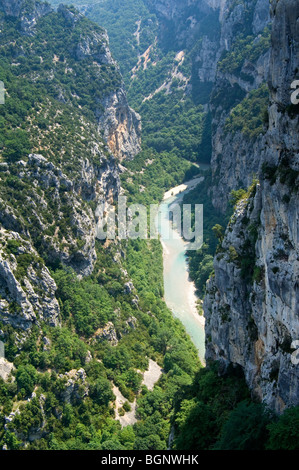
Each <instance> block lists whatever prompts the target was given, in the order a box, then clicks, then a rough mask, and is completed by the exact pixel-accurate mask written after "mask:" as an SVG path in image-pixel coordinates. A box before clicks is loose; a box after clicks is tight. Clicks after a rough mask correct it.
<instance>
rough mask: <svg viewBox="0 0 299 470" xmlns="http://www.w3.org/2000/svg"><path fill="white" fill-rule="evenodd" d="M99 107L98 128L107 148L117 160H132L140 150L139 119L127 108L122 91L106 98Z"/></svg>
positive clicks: (137, 115)
mask: <svg viewBox="0 0 299 470" xmlns="http://www.w3.org/2000/svg"><path fill="white" fill-rule="evenodd" d="M101 106H102V108H104V113H100V112H99V113H98V115H99V126H100V129H103V135H104V139H105V141H106V142H107V144H108V148H109V149H110V151H111V153H112V154H113V155H114V156H115V157H116V158H117V159H118V160H120V161H122V160H124V159H126V160H132V159H133V158H134V156H135V155H136V154H137V153H138V152H140V150H141V117H140V116H139V114H137V113H136V112H135V111H134V110H133V109H132V108H130V107H129V106H128V103H127V99H126V96H125V92H124V90H123V89H120V90H119V91H117V92H116V93H114V92H113V93H111V94H110V95H109V96H107V97H106V98H105V99H104V100H103V101H102V102H101Z"/></svg>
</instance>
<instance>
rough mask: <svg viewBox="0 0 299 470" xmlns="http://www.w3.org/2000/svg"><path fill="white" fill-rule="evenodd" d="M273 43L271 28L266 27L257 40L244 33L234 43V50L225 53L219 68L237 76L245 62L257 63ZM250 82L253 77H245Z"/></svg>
mask: <svg viewBox="0 0 299 470" xmlns="http://www.w3.org/2000/svg"><path fill="white" fill-rule="evenodd" d="M270 41H271V28H270V27H269V26H266V28H265V29H264V31H263V32H262V34H261V35H260V36H259V37H258V38H256V37H255V36H253V35H248V36H246V35H245V34H244V33H243V34H240V36H239V37H238V38H237V40H236V41H235V42H234V44H233V47H232V49H231V50H230V51H229V52H225V53H224V57H223V58H222V59H221V60H220V62H219V64H218V68H219V70H220V71H221V72H223V73H226V74H227V73H231V74H237V73H239V72H240V71H241V69H242V66H243V65H244V62H245V60H246V61H249V62H255V61H256V60H257V59H258V58H259V57H260V56H261V55H262V54H263V53H265V52H267V50H268V49H269V48H270ZM241 78H243V79H247V80H249V81H251V80H252V77H251V76H248V77H244V75H243V76H241Z"/></svg>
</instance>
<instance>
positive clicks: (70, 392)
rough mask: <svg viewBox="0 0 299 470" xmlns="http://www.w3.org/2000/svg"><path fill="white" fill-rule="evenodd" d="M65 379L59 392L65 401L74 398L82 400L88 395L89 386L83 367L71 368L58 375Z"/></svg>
mask: <svg viewBox="0 0 299 470" xmlns="http://www.w3.org/2000/svg"><path fill="white" fill-rule="evenodd" d="M59 377H60V378H61V379H63V380H65V381H66V383H65V387H64V390H63V392H62V393H61V398H62V399H63V401H64V402H65V403H71V402H73V401H74V400H82V399H83V398H84V397H86V396H87V395H88V391H89V386H88V383H87V381H86V372H85V370H84V369H79V370H76V369H74V370H71V371H69V372H66V373H65V375H64V376H63V375H60V376H59Z"/></svg>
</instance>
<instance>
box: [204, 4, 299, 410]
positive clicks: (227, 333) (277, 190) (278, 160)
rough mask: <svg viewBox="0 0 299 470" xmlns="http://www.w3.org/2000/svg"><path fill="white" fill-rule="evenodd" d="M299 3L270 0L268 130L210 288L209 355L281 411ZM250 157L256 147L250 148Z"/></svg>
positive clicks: (294, 250) (290, 303)
mask: <svg viewBox="0 0 299 470" xmlns="http://www.w3.org/2000/svg"><path fill="white" fill-rule="evenodd" d="M298 16H299V4H298V2H297V1H296V0H291V1H289V0H280V1H274V2H272V17H273V31H272V38H271V58H270V74H269V87H270V92H271V104H270V108H269V129H268V131H267V133H266V135H265V136H264V137H263V138H261V139H260V141H259V162H257V163H258V179H259V182H256V183H254V184H253V185H252V187H251V188H250V190H249V191H248V193H247V195H246V196H245V197H244V198H243V199H242V200H241V201H240V202H239V204H238V205H237V208H236V211H235V213H234V215H233V217H232V219H231V221H230V224H229V225H228V227H227V230H226V233H225V236H224V239H223V241H222V242H221V246H220V247H219V248H218V252H217V254H216V257H215V263H214V264H215V277H214V278H213V279H211V280H210V281H209V283H208V287H207V296H206V298H205V302H204V308H205V316H206V348H207V350H206V359H207V360H208V361H209V360H210V359H217V360H219V361H220V363H221V364H222V367H223V370H226V368H227V367H228V366H229V365H233V366H235V367H237V366H238V367H241V368H242V370H243V371H244V374H245V377H246V380H247V383H248V385H249V387H250V389H251V390H252V393H253V395H254V396H256V397H258V398H259V399H260V400H261V401H263V402H265V403H266V404H268V405H269V406H270V407H271V408H273V409H275V410H276V411H277V412H282V411H283V409H284V408H285V407H289V406H294V405H298V404H299V388H298V387H299V380H298V379H299V369H298V365H296V364H295V363H294V361H292V353H293V352H294V349H293V348H292V342H293V341H296V340H298V339H299V312H298V305H299V302H298V300H299V291H298V274H299V265H298V259H299V252H298V220H299V218H298V169H299V139H298V109H297V108H298V106H297V107H296V106H294V105H292V104H291V101H290V96H291V83H292V81H293V80H295V79H296V78H297V79H298V66H299V28H298ZM248 150H249V151H248V158H250V156H251V153H250V149H248Z"/></svg>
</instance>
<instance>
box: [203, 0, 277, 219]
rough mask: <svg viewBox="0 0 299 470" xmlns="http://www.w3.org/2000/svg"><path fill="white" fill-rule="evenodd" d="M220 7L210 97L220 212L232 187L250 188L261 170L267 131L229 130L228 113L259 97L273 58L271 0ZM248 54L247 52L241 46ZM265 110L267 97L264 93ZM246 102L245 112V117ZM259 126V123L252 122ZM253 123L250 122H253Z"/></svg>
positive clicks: (214, 195)
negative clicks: (217, 53) (218, 53)
mask: <svg viewBox="0 0 299 470" xmlns="http://www.w3.org/2000/svg"><path fill="white" fill-rule="evenodd" d="M220 11H221V36H220V50H221V57H220V60H219V61H218V64H217V72H216V75H215V82H214V87H213V92H212V96H211V104H210V106H211V111H212V115H213V122H212V147H213V152H212V158H211V169H212V175H213V183H212V187H211V189H210V194H211V196H212V201H213V205H214V207H215V208H217V209H218V210H220V211H221V212H225V211H226V209H227V203H228V200H229V195H230V192H231V191H232V190H235V189H239V188H240V187H243V188H247V187H248V186H249V185H250V183H251V181H252V177H253V175H254V174H256V173H257V172H258V168H259V163H260V153H261V150H262V147H263V134H264V133H265V132H266V130H267V129H266V126H264V129H261V132H260V135H254V136H248V135H244V132H243V130H239V129H231V131H230V132H229V133H227V132H226V125H227V122H228V120H229V119H230V115H231V113H232V112H234V110H235V109H236V107H237V106H238V105H239V104H241V105H242V102H244V101H243V100H247V101H248V99H252V102H253V100H255V95H253V94H250V92H252V91H253V90H256V89H258V88H259V87H261V86H262V84H264V83H267V80H268V73H269V61H270V30H269V29H268V26H269V24H270V15H269V13H270V6H269V2H268V0H259V1H258V2H257V1H256V0H249V1H247V2H240V3H239V2H238V3H236V2H233V1H231V0H227V1H226V2H225V4H224V3H223V4H222V9H221V10H220ZM244 49H246V50H247V53H246V54H244V55H243V50H244ZM264 101H265V104H264V106H265V109H266V107H267V106H268V100H266V97H265V100H264ZM246 108H248V102H246V104H245V106H244V109H242V108H241V109H240V112H243V116H241V115H240V120H243V121H244V120H246V119H248V117H247V116H245V115H244V114H245V111H246ZM253 109H254V111H253V114H254V115H257V114H258V113H259V112H260V113H261V121H262V120H263V119H264V116H263V112H262V111H260V110H259V108H258V105H255V106H253ZM254 125H256V124H254ZM254 125H253V126H252V127H254Z"/></svg>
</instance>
